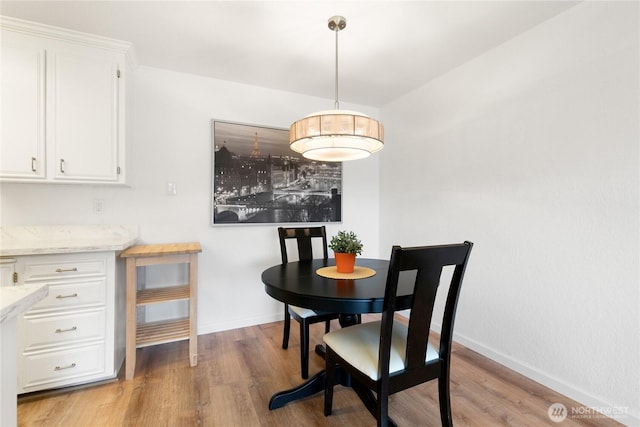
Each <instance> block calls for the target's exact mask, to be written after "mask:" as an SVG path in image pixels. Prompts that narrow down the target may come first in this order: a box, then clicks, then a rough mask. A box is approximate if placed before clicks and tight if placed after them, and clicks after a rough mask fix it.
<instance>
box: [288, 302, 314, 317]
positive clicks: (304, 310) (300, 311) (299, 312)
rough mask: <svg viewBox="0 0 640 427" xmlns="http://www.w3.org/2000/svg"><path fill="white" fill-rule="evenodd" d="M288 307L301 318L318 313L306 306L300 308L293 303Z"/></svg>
mask: <svg viewBox="0 0 640 427" xmlns="http://www.w3.org/2000/svg"><path fill="white" fill-rule="evenodd" d="M289 308H290V309H291V310H293V311H294V312H295V313H296V314H297V315H298V316H300V317H301V318H303V319H306V318H307V317H312V316H317V315H318V313H316V312H315V311H313V310H309V309H308V308H302V307H298V306H295V305H289Z"/></svg>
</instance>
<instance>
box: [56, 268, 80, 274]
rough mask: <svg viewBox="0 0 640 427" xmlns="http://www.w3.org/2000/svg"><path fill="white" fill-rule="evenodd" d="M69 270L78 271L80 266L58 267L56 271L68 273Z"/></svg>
mask: <svg viewBox="0 0 640 427" xmlns="http://www.w3.org/2000/svg"><path fill="white" fill-rule="evenodd" d="M68 271H78V267H73V268H56V273H66V272H68Z"/></svg>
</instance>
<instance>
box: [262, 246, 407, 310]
mask: <svg viewBox="0 0 640 427" xmlns="http://www.w3.org/2000/svg"><path fill="white" fill-rule="evenodd" d="M334 265H335V260H334V259H333V258H329V259H326V260H325V259H314V260H312V261H297V262H288V263H286V264H278V265H275V266H273V267H270V268H268V269H266V270H264V271H263V272H262V282H263V283H264V287H265V291H266V292H267V294H268V295H270V296H271V297H273V298H275V299H277V300H278V301H282V302H285V303H287V304H291V305H297V306H298V307H304V308H309V309H312V310H319V311H330V312H333V313H345V314H346V313H351V314H360V313H380V312H382V305H383V303H384V291H385V287H386V283H387V270H388V269H389V261H388V260H382V259H371V258H357V259H356V266H359V267H368V268H371V269H373V270H375V272H376V274H375V275H373V276H371V277H366V278H362V279H329V278H326V277H322V276H320V275H318V274H317V273H316V270H318V269H319V268H322V267H328V266H334ZM412 293H413V282H412V281H411V280H402V277H401V278H400V281H399V283H398V292H397V296H398V297H397V298H398V299H397V300H396V303H397V306H398V308H399V309H401V308H402V307H409V305H410V302H411V296H412Z"/></svg>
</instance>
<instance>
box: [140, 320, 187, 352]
mask: <svg viewBox="0 0 640 427" xmlns="http://www.w3.org/2000/svg"><path fill="white" fill-rule="evenodd" d="M136 329H137V330H136V347H138V348H140V347H146V346H149V345H156V344H165V343H168V342H172V341H177V340H182V339H189V319H179V320H170V321H161V322H150V323H142V324H139V325H137V328H136Z"/></svg>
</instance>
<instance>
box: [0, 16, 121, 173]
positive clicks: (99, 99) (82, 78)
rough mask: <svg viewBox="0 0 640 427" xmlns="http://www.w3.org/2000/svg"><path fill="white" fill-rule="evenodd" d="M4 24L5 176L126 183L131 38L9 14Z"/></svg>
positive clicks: (1, 150)
mask: <svg viewBox="0 0 640 427" xmlns="http://www.w3.org/2000/svg"><path fill="white" fill-rule="evenodd" d="M0 28H1V31H2V34H1V37H0V42H1V50H0V55H1V58H0V66H1V71H2V72H1V73H0V79H1V89H2V92H1V100H2V110H1V112H2V114H1V129H2V131H1V132H2V139H1V140H0V180H2V181H4V182H45V183H91V184H126V183H127V174H128V173H129V165H128V163H127V161H128V160H127V159H128V157H129V156H128V155H127V154H128V153H127V151H128V147H129V144H128V143H127V141H128V140H129V139H130V138H128V135H127V130H128V129H129V128H130V126H129V127H127V123H128V120H127V116H128V115H129V114H128V108H127V106H128V105H127V104H128V99H130V98H131V97H130V96H128V95H129V93H130V92H131V87H130V86H131V85H130V83H131V82H132V80H133V79H131V78H130V76H129V74H130V70H132V69H133V64H132V60H131V55H132V51H131V49H132V47H131V44H130V43H127V42H121V41H117V40H111V39H106V38H103V37H98V36H92V35H89V34H84V33H78V32H75V31H68V30H64V29H60V28H56V27H50V26H44V25H40V24H37V23H32V22H28V21H23V20H19V19H15V18H9V17H0ZM129 102H130V101H129Z"/></svg>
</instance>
